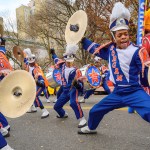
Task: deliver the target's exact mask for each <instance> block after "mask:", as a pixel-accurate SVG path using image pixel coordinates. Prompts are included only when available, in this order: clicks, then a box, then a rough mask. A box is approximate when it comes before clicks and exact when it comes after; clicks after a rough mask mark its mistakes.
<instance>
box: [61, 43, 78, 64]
mask: <svg viewBox="0 0 150 150" xmlns="http://www.w3.org/2000/svg"><path fill="white" fill-rule="evenodd" d="M78 49H79V46H78V45H76V44H67V46H66V52H65V53H64V54H63V56H64V59H65V60H66V61H67V62H73V61H74V59H75V54H76V52H77V50H78Z"/></svg>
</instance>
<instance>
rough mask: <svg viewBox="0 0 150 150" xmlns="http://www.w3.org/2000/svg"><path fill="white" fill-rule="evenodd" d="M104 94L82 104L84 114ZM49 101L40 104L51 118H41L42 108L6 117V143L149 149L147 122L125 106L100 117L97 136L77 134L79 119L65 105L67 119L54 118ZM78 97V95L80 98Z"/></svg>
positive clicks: (60, 148) (27, 149) (25, 148)
mask: <svg viewBox="0 0 150 150" xmlns="http://www.w3.org/2000/svg"><path fill="white" fill-rule="evenodd" d="M102 97H104V96H100V95H94V96H92V97H90V99H88V100H87V101H86V103H85V104H82V107H83V110H84V113H85V117H86V118H88V112H89V109H90V108H91V107H92V106H93V105H94V104H95V103H96V102H98V101H99V100H100V99H102ZM55 98H56V97H55V96H52V97H51V103H46V102H45V100H44V98H43V97H42V99H43V103H44V105H45V107H46V108H47V109H48V111H49V112H50V117H48V118H46V119H41V118H40V117H41V111H40V109H39V110H38V112H37V113H32V114H29V113H26V114H25V115H24V116H22V117H20V118H16V119H8V120H9V123H10V125H11V132H10V134H11V136H10V137H9V138H7V141H8V143H9V145H11V146H12V147H13V148H14V149H15V150H149V149H150V125H149V124H148V123H147V122H145V121H143V120H142V119H141V118H140V117H139V116H138V115H137V114H132V115H131V114H130V115H129V114H128V113H127V109H126V108H124V109H121V110H114V111H112V112H110V113H109V114H108V115H106V116H105V118H104V119H103V120H102V122H101V124H100V125H99V127H98V128H97V131H98V134H96V135H78V134H77V131H78V128H77V125H78V121H77V120H76V118H75V115H74V112H73V111H72V109H70V107H69V104H67V106H66V107H65V108H66V111H67V112H68V114H69V118H67V119H58V118H56V112H55V111H54V110H53V109H52V108H53V103H52V101H54V99H55ZM80 98H81V97H80Z"/></svg>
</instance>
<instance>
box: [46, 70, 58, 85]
mask: <svg viewBox="0 0 150 150" xmlns="http://www.w3.org/2000/svg"><path fill="white" fill-rule="evenodd" d="M46 79H47V80H48V83H49V86H50V87H51V88H56V87H58V86H60V85H61V72H60V70H59V69H51V70H50V72H49V73H48V74H47V75H46Z"/></svg>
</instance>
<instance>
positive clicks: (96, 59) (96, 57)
mask: <svg viewBox="0 0 150 150" xmlns="http://www.w3.org/2000/svg"><path fill="white" fill-rule="evenodd" d="M101 59H102V58H100V57H98V56H95V57H94V61H96V62H97V61H99V60H101Z"/></svg>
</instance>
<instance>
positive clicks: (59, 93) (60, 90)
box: [56, 86, 63, 99]
mask: <svg viewBox="0 0 150 150" xmlns="http://www.w3.org/2000/svg"><path fill="white" fill-rule="evenodd" d="M62 93H63V86H61V87H60V88H59V90H58V91H57V94H56V96H57V99H58V98H59V97H60V95H61V94H62Z"/></svg>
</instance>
